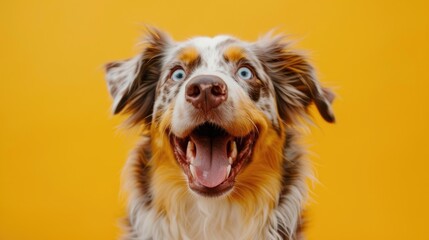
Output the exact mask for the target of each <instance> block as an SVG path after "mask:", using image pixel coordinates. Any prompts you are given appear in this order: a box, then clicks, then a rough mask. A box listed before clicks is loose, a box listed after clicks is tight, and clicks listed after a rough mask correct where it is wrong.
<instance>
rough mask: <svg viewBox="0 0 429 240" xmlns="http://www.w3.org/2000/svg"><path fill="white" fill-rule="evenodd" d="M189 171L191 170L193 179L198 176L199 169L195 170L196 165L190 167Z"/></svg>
mask: <svg viewBox="0 0 429 240" xmlns="http://www.w3.org/2000/svg"><path fill="white" fill-rule="evenodd" d="M189 170H191V174H192V177H194V178H196V176H197V169H195V167H194V165H192V164H191V165H189Z"/></svg>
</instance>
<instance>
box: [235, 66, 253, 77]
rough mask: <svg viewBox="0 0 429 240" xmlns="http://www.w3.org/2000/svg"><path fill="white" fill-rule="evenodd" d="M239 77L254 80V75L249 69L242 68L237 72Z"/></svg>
mask: <svg viewBox="0 0 429 240" xmlns="http://www.w3.org/2000/svg"><path fill="white" fill-rule="evenodd" d="M237 74H238V77H240V78H241V79H243V80H249V79H252V78H253V73H252V71H251V70H250V69H249V68H248V67H241V68H240V69H238V71H237Z"/></svg>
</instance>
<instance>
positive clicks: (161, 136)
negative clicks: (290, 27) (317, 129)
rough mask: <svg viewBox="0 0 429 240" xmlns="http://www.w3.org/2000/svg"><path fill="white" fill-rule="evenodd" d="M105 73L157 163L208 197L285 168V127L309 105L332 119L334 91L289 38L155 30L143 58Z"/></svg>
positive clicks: (116, 104)
mask: <svg viewBox="0 0 429 240" xmlns="http://www.w3.org/2000/svg"><path fill="white" fill-rule="evenodd" d="M106 71H107V80H108V84H109V89H110V92H111V95H112V96H113V98H114V112H115V113H119V112H122V111H125V112H128V113H129V114H130V118H129V122H130V123H131V124H133V125H137V124H143V126H144V128H145V129H146V130H150V134H151V137H152V148H153V151H154V152H153V154H154V155H157V154H158V155H162V156H163V157H160V158H158V159H157V160H154V161H157V163H153V165H154V166H155V168H157V166H158V167H159V166H160V165H163V167H159V168H160V169H161V168H162V169H164V170H165V169H166V168H169V169H168V170H166V171H169V172H170V173H171V171H174V172H175V173H174V174H173V175H175V176H179V175H180V176H182V178H183V176H185V179H186V182H187V186H188V187H189V188H190V189H192V191H193V192H196V193H197V194H200V195H203V196H219V195H222V194H227V193H229V192H231V190H232V189H234V187H236V188H242V189H244V188H246V187H247V188H251V187H252V185H253V184H256V182H257V181H262V180H261V176H263V174H270V171H271V170H270V169H271V168H279V167H280V166H279V164H280V162H281V160H282V159H278V158H276V157H274V155H276V154H277V153H275V152H276V151H279V149H281V147H279V146H278V145H280V146H282V145H283V144H284V141H285V138H286V136H285V134H284V132H285V127H286V125H287V124H294V123H295V122H296V121H297V119H299V118H300V117H303V116H304V115H305V114H306V111H307V107H308V105H309V104H310V103H312V102H314V103H315V104H316V106H317V108H318V110H319V112H320V113H321V115H322V116H323V118H324V119H325V120H327V121H329V122H333V121H334V116H333V113H332V111H331V109H330V102H331V101H332V98H333V95H332V94H331V93H330V92H329V91H328V90H326V89H324V88H322V87H320V86H319V83H318V81H317V80H316V79H315V76H314V73H313V69H312V67H311V65H310V64H309V63H308V62H307V61H306V59H305V57H304V56H302V55H300V54H298V53H296V52H294V51H292V50H290V49H289V46H288V44H286V43H283V42H282V39H281V37H273V38H268V37H267V38H264V39H261V40H259V41H258V42H255V43H248V42H243V41H240V40H238V39H235V38H233V37H229V36H217V37H214V38H207V37H198V38H194V39H191V40H188V41H186V42H180V43H179V42H174V41H173V40H171V39H170V38H169V37H168V36H166V35H165V34H164V33H162V32H160V31H158V30H152V31H150V32H149V34H148V35H147V37H146V41H145V45H144V49H143V52H142V53H141V54H139V55H138V56H136V57H134V58H132V59H130V60H126V61H122V62H114V63H109V64H107V65H106ZM277 155H278V154H277ZM280 155H281V154H280ZM161 158H162V159H161ZM170 158H173V159H174V163H172V162H171V161H169V160H171V159H170ZM179 170H180V173H178V171H179ZM264 171H266V172H265V173H264ZM277 172H278V171H277ZM155 174H156V173H155ZM158 174H160V173H158ZM271 174H274V173H271ZM274 175H275V174H274ZM264 181H265V180H264ZM267 184H269V183H267ZM237 194H239V195H240V193H237Z"/></svg>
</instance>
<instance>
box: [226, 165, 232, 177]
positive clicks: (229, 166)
mask: <svg viewBox="0 0 429 240" xmlns="http://www.w3.org/2000/svg"><path fill="white" fill-rule="evenodd" d="M230 173H231V165H228V167H226V177H229V174H230Z"/></svg>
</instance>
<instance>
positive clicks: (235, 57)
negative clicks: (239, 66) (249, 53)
mask: <svg viewBox="0 0 429 240" xmlns="http://www.w3.org/2000/svg"><path fill="white" fill-rule="evenodd" d="M223 57H224V58H225V60H226V61H229V62H238V61H240V60H241V59H243V58H246V52H245V50H244V49H243V48H241V47H238V46H232V47H228V48H227V49H226V50H225V52H224V53H223Z"/></svg>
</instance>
